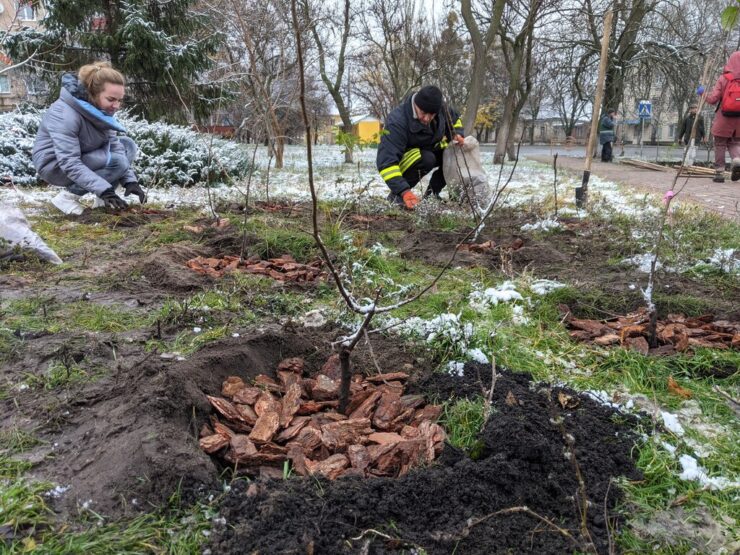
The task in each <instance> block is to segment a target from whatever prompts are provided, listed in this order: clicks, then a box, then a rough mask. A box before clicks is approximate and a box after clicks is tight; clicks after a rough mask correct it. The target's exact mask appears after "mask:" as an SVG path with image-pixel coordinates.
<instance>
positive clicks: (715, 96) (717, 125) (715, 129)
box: [706, 52, 740, 137]
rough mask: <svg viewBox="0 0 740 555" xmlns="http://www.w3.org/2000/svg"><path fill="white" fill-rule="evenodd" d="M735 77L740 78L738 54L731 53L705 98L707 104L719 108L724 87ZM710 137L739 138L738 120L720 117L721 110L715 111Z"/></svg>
mask: <svg viewBox="0 0 740 555" xmlns="http://www.w3.org/2000/svg"><path fill="white" fill-rule="evenodd" d="M736 77H738V78H740V52H733V53H732V54H731V55H730V59H729V60H727V65H726V66H725V70H724V73H723V74H722V75H720V77H719V79H717V82H716V83H715V84H714V88H713V89H712V92H710V93H709V95H708V96H707V97H706V101H707V104H717V105H718V106H719V105H720V104H721V103H722V96H723V95H724V93H725V87H727V84H728V83H729V82H730V81H732V80H733V79H735V78H736ZM712 135H714V136H715V137H740V118H728V117H727V116H723V115H722V111H721V110H717V113H716V115H715V116H714V123H713V124H712Z"/></svg>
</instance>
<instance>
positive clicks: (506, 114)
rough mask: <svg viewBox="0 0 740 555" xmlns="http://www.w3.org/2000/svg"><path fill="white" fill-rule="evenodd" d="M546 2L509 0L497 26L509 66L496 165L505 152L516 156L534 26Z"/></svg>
mask: <svg viewBox="0 0 740 555" xmlns="http://www.w3.org/2000/svg"><path fill="white" fill-rule="evenodd" d="M548 1H549V0H512V1H511V2H510V3H509V4H508V6H507V10H506V11H505V14H504V16H503V17H502V19H501V26H500V28H499V36H500V39H501V53H502V56H503V59H504V62H505V64H506V67H507V68H508V77H509V80H508V90H507V92H506V98H505V99H504V109H503V117H502V118H501V126H500V129H499V135H498V139H497V142H496V152H495V154H494V163H495V164H500V163H501V162H502V161H503V159H504V155H505V153H507V152H508V154H509V159H510V160H513V159H514V158H515V156H516V154H515V151H514V135H515V132H516V122H517V121H518V119H519V114H520V112H521V110H522V108H523V107H524V103H525V102H526V100H527V97H528V96H529V93H530V92H531V90H532V73H533V71H532V67H533V62H532V52H533V49H534V39H535V29H536V27H537V22H538V21H539V20H540V18H541V17H542V16H543V14H544V10H545V8H546V7H547V6H548V3H547V2H548Z"/></svg>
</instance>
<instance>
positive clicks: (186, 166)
mask: <svg viewBox="0 0 740 555" xmlns="http://www.w3.org/2000/svg"><path fill="white" fill-rule="evenodd" d="M43 113H44V110H38V109H35V108H29V107H27V108H24V109H23V110H22V111H21V110H15V111H13V112H7V113H5V114H0V177H6V178H11V179H13V181H14V182H15V183H17V184H19V185H24V186H33V185H39V184H41V182H40V181H39V180H38V179H37V177H36V169H35V168H34V167H33V162H32V160H31V152H32V150H33V143H34V141H35V140H36V134H37V132H38V128H39V124H40V122H41V117H42V116H43ZM118 119H119V120H120V122H121V124H122V125H123V126H124V127H125V128H126V130H127V132H128V135H129V136H130V137H131V138H132V139H133V140H134V141H135V142H136V144H137V145H138V147H139V155H138V157H137V158H136V161H135V162H134V171H135V172H136V174H137V176H138V178H139V179H140V180H141V181H142V183H144V184H145V185H146V186H147V187H152V186H154V187H156V186H167V187H171V186H179V187H191V186H195V185H204V184H207V185H212V184H216V183H219V182H224V181H228V180H229V179H232V178H233V179H235V178H239V177H242V176H244V175H246V174H247V172H248V171H249V156H248V155H247V151H246V149H245V147H244V146H243V145H240V144H238V143H235V142H232V141H227V140H224V139H220V138H217V137H212V136H210V135H205V134H202V133H198V132H197V131H193V130H192V129H189V128H187V127H181V126H177V125H169V124H166V123H161V122H155V123H149V122H147V121H145V120H143V119H140V118H136V117H133V116H128V115H127V114H125V113H121V114H120V115H119V118H118Z"/></svg>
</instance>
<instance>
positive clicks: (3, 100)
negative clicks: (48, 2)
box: [0, 0, 46, 112]
mask: <svg viewBox="0 0 740 555" xmlns="http://www.w3.org/2000/svg"><path fill="white" fill-rule="evenodd" d="M42 17H43V8H42V7H41V5H40V4H38V3H37V5H36V7H34V6H33V5H32V4H31V3H30V2H23V1H18V0H0V37H2V38H1V39H0V40H3V39H4V38H5V37H7V36H8V35H10V34H12V33H14V32H16V31H18V30H20V29H23V28H26V27H38V26H39V24H40V23H39V22H40V19H41V18H42ZM1 46H2V45H1V44H0V71H2V73H0V112H7V111H10V110H12V109H14V108H15V107H16V106H17V105H18V104H19V103H20V102H22V101H24V100H36V99H37V98H38V97H40V96H41V95H44V94H46V86H45V85H44V84H43V83H42V82H41V80H39V79H36V78H35V77H33V76H32V75H29V74H27V73H25V72H23V70H22V67H19V68H12V66H13V65H15V64H18V63H21V62H22V60H12V59H11V58H10V57H8V55H7V54H5V52H4V51H3V50H2V48H1ZM7 68H12V69H7ZM3 70H5V71H3Z"/></svg>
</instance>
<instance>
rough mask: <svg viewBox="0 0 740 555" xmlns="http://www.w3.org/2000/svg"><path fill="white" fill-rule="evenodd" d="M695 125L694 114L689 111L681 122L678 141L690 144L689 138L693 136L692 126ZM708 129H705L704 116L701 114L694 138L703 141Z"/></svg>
mask: <svg viewBox="0 0 740 555" xmlns="http://www.w3.org/2000/svg"><path fill="white" fill-rule="evenodd" d="M693 125H694V115H693V114H692V113H691V112H689V113H688V114H686V117H685V118H683V121H682V122H681V127H680V128H679V130H678V142H679V143H681V142H682V143H684V144H689V139H690V138H691V128H692V127H693ZM706 135H707V134H706V131H705V130H704V116H702V115H701V114H699V121H698V123H697V124H696V135H695V136H694V138H695V139H696V142H699V141H703V140H704V138H705V137H706Z"/></svg>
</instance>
